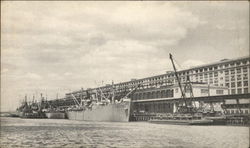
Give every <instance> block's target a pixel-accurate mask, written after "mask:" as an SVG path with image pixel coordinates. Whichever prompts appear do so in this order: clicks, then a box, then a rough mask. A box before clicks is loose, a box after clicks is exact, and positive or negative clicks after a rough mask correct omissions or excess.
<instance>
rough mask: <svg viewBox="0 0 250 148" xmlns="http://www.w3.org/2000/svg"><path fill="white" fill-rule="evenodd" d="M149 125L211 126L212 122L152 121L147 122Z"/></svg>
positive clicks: (202, 120) (206, 120)
mask: <svg viewBox="0 0 250 148" xmlns="http://www.w3.org/2000/svg"><path fill="white" fill-rule="evenodd" d="M149 122H150V123H157V124H172V125H212V124H213V120H208V119H200V120H199V119H197V120H174V119H172V120H167V119H166V120H160V119H152V120H149Z"/></svg>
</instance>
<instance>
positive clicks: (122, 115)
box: [66, 98, 131, 122]
mask: <svg viewBox="0 0 250 148" xmlns="http://www.w3.org/2000/svg"><path fill="white" fill-rule="evenodd" d="M130 107H131V100H130V99H128V98H126V99H123V101H122V102H118V103H112V104H107V105H104V104H102V105H101V104H96V105H93V106H92V108H87V109H82V110H69V111H67V112H66V116H67V118H68V119H70V120H82V121H83V120H84V121H109V122H128V121H129V117H130Z"/></svg>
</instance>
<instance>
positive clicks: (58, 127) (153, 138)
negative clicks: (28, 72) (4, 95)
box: [0, 117, 249, 148]
mask: <svg viewBox="0 0 250 148" xmlns="http://www.w3.org/2000/svg"><path fill="white" fill-rule="evenodd" d="M0 146H1V147H2V148H9V147H10V148H12V147H41V148H46V147H49V148H52V147H53V148H54V147H57V148H59V147H67V148H73V147H74V148H80V147H82V148H85V147H86V148H96V147H97V148H105V147H113V148H115V147H117V148H124V147H135V148H139V147H141V148H142V147H143V148H144V147H148V148H151V147H152V148H155V147H185V148H186V147H187V148H191V147H192V148H201V147H206V148H247V147H249V129H248V127H239V126H184V125H183V126H182V125H181V126H180V125H161V124H150V123H148V122H86V121H72V120H64V119H61V120H56V119H21V118H9V117H1V138H0Z"/></svg>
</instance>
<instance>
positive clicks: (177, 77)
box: [169, 53, 187, 106]
mask: <svg viewBox="0 0 250 148" xmlns="http://www.w3.org/2000/svg"><path fill="white" fill-rule="evenodd" d="M169 58H170V60H171V62H172V65H173V68H174V74H175V77H176V79H177V81H178V85H179V88H180V90H181V97H182V98H183V99H184V103H185V106H187V102H186V95H185V93H184V91H183V89H182V86H181V81H180V78H179V76H178V73H177V70H176V67H175V65H174V60H173V56H172V54H171V53H169Z"/></svg>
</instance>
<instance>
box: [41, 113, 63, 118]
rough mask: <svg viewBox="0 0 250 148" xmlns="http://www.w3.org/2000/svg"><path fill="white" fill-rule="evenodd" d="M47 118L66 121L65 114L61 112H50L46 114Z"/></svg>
mask: <svg viewBox="0 0 250 148" xmlns="http://www.w3.org/2000/svg"><path fill="white" fill-rule="evenodd" d="M45 114H46V117H47V118H49V119H65V113H61V112H48V113H45Z"/></svg>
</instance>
